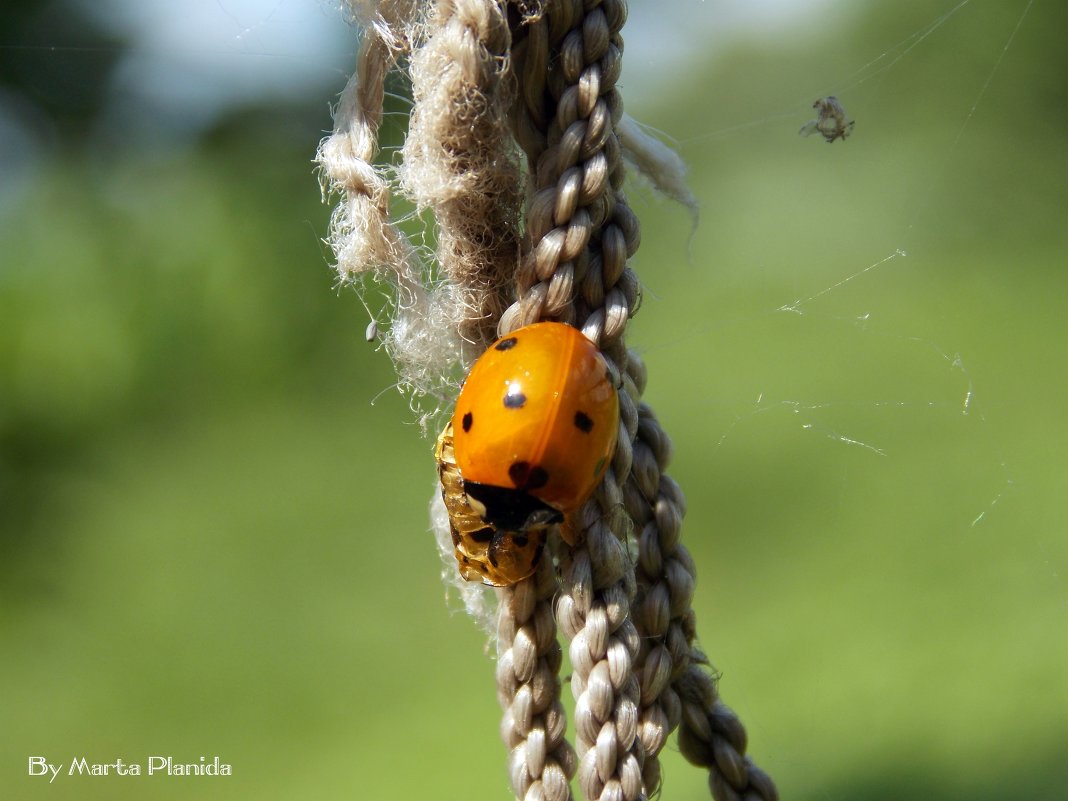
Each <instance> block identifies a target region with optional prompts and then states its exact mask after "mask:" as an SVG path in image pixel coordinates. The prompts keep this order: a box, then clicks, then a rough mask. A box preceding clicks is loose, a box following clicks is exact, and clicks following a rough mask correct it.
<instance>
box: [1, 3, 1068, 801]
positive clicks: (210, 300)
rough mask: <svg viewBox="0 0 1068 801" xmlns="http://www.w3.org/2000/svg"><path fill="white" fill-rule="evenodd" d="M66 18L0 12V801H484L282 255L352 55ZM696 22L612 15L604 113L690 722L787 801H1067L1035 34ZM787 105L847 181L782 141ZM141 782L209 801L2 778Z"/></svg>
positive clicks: (872, 12) (377, 469)
mask: <svg viewBox="0 0 1068 801" xmlns="http://www.w3.org/2000/svg"><path fill="white" fill-rule="evenodd" d="M164 5H166V4H164ZM105 6H106V8H107V9H108V10H107V13H106V14H104V13H102V12H101V11H100V8H95V9H93V8H90V6H89V5H88V4H83V3H76V2H68V3H64V2H52V3H39V2H26V1H25V0H20V1H19V2H6V3H5V4H4V6H3V8H2V9H0V31H2V32H3V36H2V37H0V174H2V178H0V687H2V692H0V798H4V799H9V798H10V799H44V798H48V799H79V800H86V801H88V800H90V799H112V800H116V799H143V798H153V799H192V798H196V799H202V798H204V799H210V798H225V799H230V798H242V799H243V798H257V799H290V798H374V799H379V798H386V799H392V798H397V799H418V798H443V799H454V798H463V799H498V798H506V797H509V791H508V788H507V778H506V771H505V755H504V750H503V747H502V746H501V744H500V742H499V740H498V735H497V721H498V718H499V710H498V708H497V705H496V700H495V693H494V686H493V664H492V662H491V661H490V660H489V659H488V658H486V656H485V655H484V653H483V646H484V643H485V638H484V635H483V634H481V633H480V631H479V630H478V629H477V627H476V626H475V625H474V623H473V622H472V621H471V620H469V619H468V618H467V617H466V616H465V615H464V614H463V613H462V612H460V611H459V604H458V602H457V601H456V599H455V598H452V599H451V600H448V601H447V600H446V591H445V588H444V586H443V584H442V582H441V580H440V578H439V574H440V572H441V563H440V561H439V558H438V556H437V553H436V551H435V548H434V545H433V542H432V538H431V535H430V534H429V533H428V522H427V505H428V502H429V499H430V497H431V493H432V491H433V486H434V467H433V462H432V455H431V447H432V443H431V442H430V441H429V440H427V439H426V438H424V437H423V436H422V434H421V432H420V429H419V427H418V426H417V425H415V415H414V414H413V413H412V412H411V411H410V410H409V407H408V401H407V399H405V398H403V397H401V396H400V395H398V394H397V393H396V392H395V391H392V390H391V385H392V382H393V380H394V377H393V373H392V368H391V365H390V364H389V363H388V360H387V359H386V357H385V355H384V354H382V353H380V352H376V350H375V349H374V347H373V346H371V345H369V344H368V343H367V342H365V341H364V338H363V332H364V327H365V325H366V323H367V320H368V317H367V312H366V311H365V309H364V307H363V305H362V304H361V302H360V300H359V298H358V296H357V295H356V293H354V292H352V291H351V290H349V289H342V290H340V291H336V290H335V285H334V278H333V276H332V274H331V271H330V267H329V263H330V255H329V253H328V251H327V249H326V248H325V246H324V245H322V243H321V241H320V240H321V238H322V237H323V236H325V234H326V226H327V219H328V215H329V208H328V207H327V206H324V205H322V204H321V203H320V197H319V190H318V186H317V183H316V179H315V176H314V174H313V169H312V164H311V161H310V159H311V157H312V155H313V153H314V149H315V145H316V143H317V141H318V139H319V138H320V136H321V135H322V134H323V132H324V130H325V129H327V128H328V127H329V125H330V119H329V113H328V109H327V104H328V102H330V101H332V100H333V99H334V98H335V97H336V95H337V93H338V92H339V91H340V89H341V87H342V86H343V85H344V81H345V78H346V73H347V71H348V70H349V69H350V65H351V63H352V58H353V51H354V49H355V44H354V37H353V34H352V31H351V30H349V29H347V28H346V27H345V25H344V24H343V22H342V21H341V18H340V15H338V14H337V13H336V10H335V9H334V8H332V7H331V5H330V4H329V3H318V2H316V0H281V2H261V3H255V2H240V3H239V2H236V0H219V2H204V3H193V4H188V5H187V6H186V7H185V8H186V11H185V12H183V13H185V14H186V16H187V19H185V24H184V27H183V26H173V25H166V24H164V22H165V20H163V19H162V18H161V19H155V18H150V17H151V15H148V14H147V12H145V11H144V9H145V8H148V7H150V6H151V4H149V5H148V6H139V5H137V4H135V3H121V2H115V3H110V4H105ZM209 7H210V8H209ZM212 11H214V12H221V13H222V17H221V18H222V22H213V21H211V20H212V19H213V18H212V17H210V15H207V14H206V12H212ZM202 12H205V13H202ZM738 15H739V12H738V11H737V9H733V7H730V6H728V5H726V4H722V3H702V4H695V3H694V4H690V3H687V4H682V3H678V4H668V6H667V7H662V8H660V9H659V10H658V9H657V8H656V7H655V4H638V3H635V4H633V7H632V9H631V21H630V23H629V25H628V28H627V29H626V30H625V33H627V34H628V35H627V42H628V50H627V66H626V69H625V72H624V82H623V83H624V97H625V99H626V101H627V104H628V105H627V107H628V110H629V111H630V112H631V113H632V114H634V115H635V116H636V117H637V118H638V119H639V120H641V121H643V122H645V123H648V124H649V125H651V126H653V127H655V128H656V129H658V130H660V131H662V132H663V133H664V134H665V135H666V136H667V137H670V138H671V139H672V140H673V141H674V143H675V145H676V146H677V148H678V149H679V150H680V152H681V153H682V155H683V156H684V157H685V158H686V159H687V161H688V162H689V164H690V166H691V175H690V178H691V183H692V187H693V190H694V192H695V194H696V195H697V197H698V199H699V201H700V203H701V220H700V225H699V227H698V228H697V229H696V231H695V232H694V233H693V235H692V237H691V225H690V220H689V218H688V216H687V214H686V212H685V211H684V210H682V209H680V208H679V207H678V206H675V205H673V204H671V203H669V202H667V201H664V200H661V199H659V198H657V197H656V196H655V195H654V194H653V192H652V191H651V190H650V189H649V188H648V187H647V186H646V185H645V184H643V183H642V182H641V181H636V182H634V185H633V187H632V193H631V197H632V200H633V205H634V206H635V208H636V209H637V211H638V213H639V214H640V216H641V218H642V220H643V244H642V248H641V250H640V251H639V253H638V255H637V257H636V259H635V261H634V266H635V268H636V269H637V270H638V272H639V274H640V275H641V277H642V279H643V281H644V282H645V284H646V293H645V302H644V305H643V306H642V309H641V313H640V314H639V315H638V317H637V318H636V319H635V321H634V323H633V326H632V328H631V334H630V341H631V343H632V344H633V345H634V346H635V347H637V348H638V349H639V350H640V351H641V352H642V353H643V355H644V358H645V359H646V361H647V364H648V367H649V372H650V383H649V389H648V393H647V397H648V399H649V400H650V402H651V403H652V404H653V405H654V407H655V408H656V409H657V412H658V414H659V416H660V418H661V421H662V423H663V424H664V426H665V428H666V429H667V430H668V431H669V432H670V433H671V434H672V436H673V438H674V440H675V442H676V456H675V462H674V465H673V468H672V471H671V472H672V474H673V475H674V477H675V478H676V479H677V480H678V481H679V482H680V484H681V485H682V487H683V489H684V490H686V491H687V493H688V499H689V511H688V516H687V523H686V541H687V543H688V545H689V547H690V548H691V549H692V551H693V553H694V555H695V558H696V560H697V564H698V567H699V582H698V594H697V601H696V602H697V614H698V621H699V629H700V633H701V638H702V642H703V645H704V647H705V649H706V650H707V651H708V652H709V654H710V656H711V658H712V660H713V662H714V663H715V665H716V667H717V668H718V669H719V670H720V671H721V672H722V674H723V678H722V682H721V689H722V693H723V696H724V698H725V700H726V701H727V702H728V703H729V704H730V705H731V706H732V707H734V708H735V710H737V711H738V712H739V714H740V715H741V717H742V719H743V721H744V722H745V723H746V725H747V727H748V729H749V733H750V740H751V753H752V754H753V756H754V757H755V759H756V760H757V761H758V763H759V764H761V765H762V766H763V767H765V768H766V769H767V770H768V771H770V772H771V774H772V775H773V776H774V777H775V778H776V779H777V781H778V783H779V786H780V789H781V791H782V794H783V797H784V798H792V799H832V800H834V799H851V800H852V801H882V800H883V799H902V798H921V797H922V798H926V799H964V798H968V799H980V800H982V799H1001V798H1016V799H1035V800H1036V801H1038V800H1042V801H1045V800H1048V801H1053V799H1064V798H1066V797H1068V789H1066V787H1068V767H1066V763H1065V760H1064V749H1065V746H1066V744H1068V585H1066V583H1065V582H1066V578H1065V577H1066V575H1068V537H1066V533H1068V532H1066V525H1065V507H1066V502H1068V481H1066V479H1068V456H1066V443H1068V417H1066V414H1065V412H1066V401H1065V398H1066V396H1068V380H1066V378H1065V366H1066V364H1068V347H1066V343H1068V337H1066V334H1068V325H1066V322H1065V320H1066V315H1065V303H1066V301H1068V270H1066V269H1065V268H1066V266H1068V259H1066V256H1065V254H1066V247H1068V223H1066V220H1068V217H1066V212H1068V148H1066V145H1068V90H1066V88H1065V87H1066V84H1065V82H1064V76H1065V75H1066V74H1068V56H1066V53H1068V51H1066V50H1065V48H1064V44H1063V33H1062V32H1063V31H1064V30H1065V29H1066V24H1068V11H1066V9H1065V7H1064V6H1063V5H1058V4H1053V3H1041V2H1039V3H1032V2H1026V1H1022V2H1015V1H1014V2H991V1H990V0H986V1H983V0H973V2H970V3H969V2H965V3H956V2H937V3H930V2H920V0H909V2H881V1H880V2H875V1H874V0H873V1H872V2H866V3H847V2H845V0H838V1H837V2H820V3H792V4H791V3H779V4H757V5H755V6H753V7H751V8H750V9H749V11H747V12H746V13H745V14H744V15H742V16H741V17H739V16H738ZM146 17H149V18H146ZM721 19H724V20H729V22H730V24H729V25H727V24H720V20H721ZM161 30H165V31H167V32H168V34H169V37H170V38H168V37H167V36H163V35H162V34H160V31H161ZM282 33H287V34H288V35H289V37H290V38H289V39H285V40H284V41H285V42H288V43H291V44H293V49H292V50H290V49H287V47H288V46H289V45H288V44H282V43H278V42H281V41H282V40H280V39H277V38H272V37H278V36H280V35H281V34H282ZM324 37H325V38H324ZM669 37H670V38H669ZM176 41H177V44H176V43H175V42H176ZM324 42H327V44H323V43H324ZM201 56H205V57H204V58H199V57H201ZM188 63H195V69H192V68H190V69H192V71H191V72H184V73H183V72H182V70H181V69H178V67H182V65H183V64H184V65H185V66H186V67H188ZM235 75H239V76H240V81H237V83H239V84H240V87H241V89H240V91H237V90H235V91H234V92H233V93H231V94H230V95H225V93H220V92H219V91H218V88H219V87H220V86H229V85H230V83H228V82H230V81H231V80H232V79H234V76H235ZM189 76H194V77H196V78H197V80H198V81H199V83H197V82H196V81H194V80H193V78H192V77H189ZM212 88H214V90H215V94H213V93H212V91H209V90H210V89H212ZM394 88H396V89H397V90H398V91H401V90H403V87H402V86H401V85H400V84H399V83H398V84H397V85H396V86H395V87H394ZM268 89H270V91H267V90H268ZM825 94H837V95H838V97H839V98H840V99H841V100H842V102H843V104H844V105H845V107H846V109H847V111H848V112H849V114H850V117H851V118H853V119H855V120H856V129H855V132H854V135H853V137H852V138H850V139H849V140H848V141H846V142H844V143H843V142H836V143H834V144H833V145H827V144H825V143H824V142H823V141H822V140H820V139H819V138H818V137H815V138H808V139H805V138H800V137H798V136H797V130H798V128H799V127H800V126H801V125H802V124H803V123H804V122H806V121H807V120H808V119H811V117H812V112H811V108H810V106H811V103H812V101H813V100H815V99H816V98H817V97H819V96H821V95H825ZM404 109H405V105H404V103H403V102H402V101H399V100H398V101H395V102H393V103H392V105H391V111H393V112H397V114H394V115H391V116H390V117H389V118H388V122H387V125H386V128H385V131H384V136H385V138H386V140H387V142H388V143H391V144H393V145H396V144H397V143H398V142H399V141H400V136H401V131H402V129H403V118H402V112H403V111H404ZM375 294H376V290H372V292H371V293H370V296H371V297H374V296H375ZM569 694H570V693H569V691H567V690H566V689H565V695H568V696H569ZM151 754H163V755H167V754H171V755H174V756H175V757H176V758H177V759H178V760H188V761H196V760H197V758H198V757H199V756H200V755H206V756H208V758H209V759H210V758H211V757H212V756H214V755H216V754H217V755H219V756H220V758H221V759H222V760H223V761H225V762H228V763H231V764H232V765H233V770H234V775H233V776H232V777H230V778H227V779H206V778H197V777H191V778H170V779H168V778H165V777H164V778H160V777H153V778H151V779H150V778H147V777H141V778H126V779H122V778H98V779H88V778H84V777H83V778H78V777H67V776H65V775H61V776H60V777H58V778H57V779H56V781H55V782H54V783H53V784H51V785H48V784H46V783H45V780H42V779H32V778H29V777H28V776H27V775H26V773H27V758H28V757H29V756H33V755H43V756H46V757H47V758H48V759H49V761H52V762H62V763H64V764H65V765H69V763H70V761H71V759H72V758H77V757H81V756H85V757H86V758H88V759H89V760H90V761H101V762H106V761H113V760H114V759H115V758H117V757H121V758H123V759H124V760H126V761H128V762H130V761H133V762H144V761H145V760H146V759H147V757H148V756H149V755H151ZM664 759H665V762H666V766H665V771H666V782H665V786H664V794H663V798H665V799H668V801H676V800H677V799H699V798H704V797H707V790H706V789H705V779H704V776H703V775H702V773H701V772H700V771H698V770H696V769H694V768H691V767H689V766H688V765H686V764H685V763H684V762H683V761H682V760H681V758H680V757H679V755H678V754H677V752H676V750H675V748H674V745H672V746H670V747H669V749H668V751H667V752H666V753H665V755H664Z"/></svg>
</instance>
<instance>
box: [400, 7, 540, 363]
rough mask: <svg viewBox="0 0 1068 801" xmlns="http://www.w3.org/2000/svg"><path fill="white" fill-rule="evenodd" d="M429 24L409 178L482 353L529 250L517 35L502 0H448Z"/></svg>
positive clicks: (465, 332)
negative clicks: (513, 113) (515, 106)
mask: <svg viewBox="0 0 1068 801" xmlns="http://www.w3.org/2000/svg"><path fill="white" fill-rule="evenodd" d="M429 24H430V28H429V37H428V39H427V41H426V44H425V45H424V46H423V47H421V48H419V49H418V50H417V51H416V52H415V54H414V55H413V58H412V64H411V75H412V91H413V96H414V99H415V104H414V106H413V109H412V115H411V120H410V125H409V131H408V137H407V138H406V140H405V144H404V166H403V170H402V177H403V179H404V183H405V186H406V188H407V189H408V191H409V193H410V194H411V195H412V197H414V198H415V200H416V202H417V203H418V204H419V205H420V206H421V207H426V208H430V209H431V210H432V211H433V213H434V218H435V220H436V221H437V225H438V248H437V258H438V263H439V264H440V265H441V268H442V270H443V272H444V273H445V275H447V276H448V278H449V280H450V282H451V283H452V284H453V285H454V286H456V287H459V288H460V289H461V291H462V294H463V302H464V304H465V305H466V306H467V312H466V314H465V315H464V316H463V318H462V320H461V321H460V328H461V330H460V332H459V333H460V335H461V337H462V338H463V339H464V340H465V341H467V342H468V343H471V344H472V345H473V346H474V347H472V348H471V351H472V352H473V353H476V354H477V353H481V351H482V350H484V349H485V346H486V345H488V344H489V342H490V341H492V339H493V338H494V336H493V334H494V330H495V328H496V323H497V319H498V318H499V317H500V315H501V312H502V311H503V309H504V307H505V306H506V305H507V304H508V302H509V301H510V299H511V292H512V289H511V279H512V275H513V273H514V266H515V263H516V259H517V257H518V255H519V250H520V243H519V218H520V205H521V193H520V186H521V182H520V178H519V165H518V160H517V158H516V156H515V153H514V149H513V147H512V145H511V142H510V136H509V129H510V126H509V119H508V117H509V112H510V109H511V106H512V97H513V94H514V83H515V82H514V80H513V79H512V77H511V72H510V69H509V53H510V50H511V33H510V31H509V29H508V23H507V20H506V19H505V16H504V12H503V10H502V9H501V8H500V7H499V6H498V4H497V3H496V2H494V1H493V0H441V1H440V2H438V3H437V4H436V5H435V7H434V13H433V14H432V16H431V19H430V23H429Z"/></svg>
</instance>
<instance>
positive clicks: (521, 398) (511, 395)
mask: <svg viewBox="0 0 1068 801" xmlns="http://www.w3.org/2000/svg"><path fill="white" fill-rule="evenodd" d="M526 402H527V396H526V395H524V394H523V393H522V392H512V390H508V394H507V395H505V396H504V406H505V408H506V409H522V408H523V404H524V403H526Z"/></svg>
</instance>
